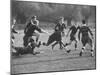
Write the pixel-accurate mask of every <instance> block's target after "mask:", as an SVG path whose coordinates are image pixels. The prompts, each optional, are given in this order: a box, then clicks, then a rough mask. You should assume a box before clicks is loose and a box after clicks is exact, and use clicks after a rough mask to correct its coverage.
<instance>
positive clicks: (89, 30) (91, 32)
mask: <svg viewBox="0 0 100 75" xmlns="http://www.w3.org/2000/svg"><path fill="white" fill-rule="evenodd" d="M88 30H89V33H90V34H91V36H92V39H93V33H92V31H91V30H90V29H89V28H88Z"/></svg>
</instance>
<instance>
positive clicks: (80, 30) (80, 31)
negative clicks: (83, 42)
mask: <svg viewBox="0 0 100 75" xmlns="http://www.w3.org/2000/svg"><path fill="white" fill-rule="evenodd" d="M80 34H81V30H80V31H79V33H78V39H79V40H80Z"/></svg>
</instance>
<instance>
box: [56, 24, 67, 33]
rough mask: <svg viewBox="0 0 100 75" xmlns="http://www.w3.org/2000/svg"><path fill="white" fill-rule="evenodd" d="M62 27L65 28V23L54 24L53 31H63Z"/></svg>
mask: <svg viewBox="0 0 100 75" xmlns="http://www.w3.org/2000/svg"><path fill="white" fill-rule="evenodd" d="M64 28H66V26H65V24H64V23H63V24H62V25H60V24H59V23H58V24H57V25H56V26H55V31H61V32H63V31H64Z"/></svg>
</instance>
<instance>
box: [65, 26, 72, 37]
mask: <svg viewBox="0 0 100 75" xmlns="http://www.w3.org/2000/svg"><path fill="white" fill-rule="evenodd" d="M70 31H71V28H69V30H68V33H67V35H66V37H68V35H69V32H70Z"/></svg>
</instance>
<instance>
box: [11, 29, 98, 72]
mask: <svg viewBox="0 0 100 75" xmlns="http://www.w3.org/2000/svg"><path fill="white" fill-rule="evenodd" d="M47 31H48V32H49V33H50V34H51V33H53V30H47ZM92 31H93V33H94V40H93V42H94V43H95V30H94V29H92ZM18 32H20V33H19V34H15V44H14V45H15V46H17V47H19V46H21V47H22V46H23V39H22V38H23V36H24V34H23V30H19V31H18ZM66 33H67V30H66ZM48 37H49V35H48V34H44V33H42V34H40V39H39V40H40V41H42V42H46V41H47V39H48ZM63 42H64V43H66V42H69V37H67V38H66V37H63ZM81 47H82V44H81V42H78V48H77V50H74V49H75V48H74V42H73V43H72V44H71V45H70V46H67V48H68V49H71V50H72V51H71V52H70V53H66V50H60V49H59V45H57V46H56V47H55V48H54V50H52V48H51V45H50V46H48V47H45V46H41V47H40V48H36V49H35V50H36V51H40V52H41V53H40V54H38V55H31V54H27V55H23V56H20V57H17V58H16V57H12V62H11V65H12V67H11V68H12V73H13V74H16V73H36V72H51V71H69V70H85V69H86V70H87V69H95V68H96V63H95V60H96V58H95V56H94V57H91V56H90V52H89V49H90V46H89V45H87V47H86V48H87V50H86V51H85V53H83V56H82V57H80V56H79V52H80V51H81ZM94 52H95V51H94Z"/></svg>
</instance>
